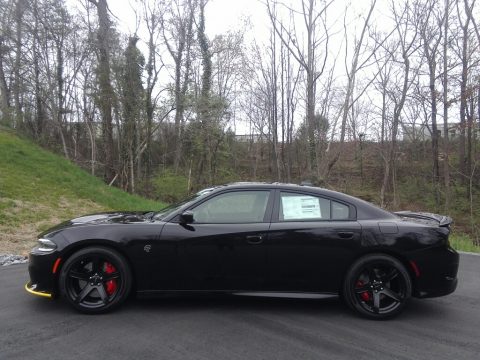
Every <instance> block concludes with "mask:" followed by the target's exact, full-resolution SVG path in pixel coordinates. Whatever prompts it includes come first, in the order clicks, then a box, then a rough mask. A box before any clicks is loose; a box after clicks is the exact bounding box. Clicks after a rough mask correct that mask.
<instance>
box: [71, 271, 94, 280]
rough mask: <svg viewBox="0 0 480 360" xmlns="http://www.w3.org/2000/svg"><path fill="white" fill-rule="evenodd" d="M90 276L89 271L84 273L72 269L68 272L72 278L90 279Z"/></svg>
mask: <svg viewBox="0 0 480 360" xmlns="http://www.w3.org/2000/svg"><path fill="white" fill-rule="evenodd" d="M89 276H90V275H89V274H87V273H82V272H79V271H75V270H71V271H70V272H69V273H68V277H71V278H73V279H78V280H85V281H88V278H89Z"/></svg>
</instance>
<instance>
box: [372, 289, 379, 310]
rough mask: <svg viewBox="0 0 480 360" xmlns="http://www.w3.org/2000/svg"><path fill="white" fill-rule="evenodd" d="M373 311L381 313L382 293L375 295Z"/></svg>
mask: <svg viewBox="0 0 480 360" xmlns="http://www.w3.org/2000/svg"><path fill="white" fill-rule="evenodd" d="M373 311H374V312H375V313H376V314H378V312H379V311H380V293H378V292H374V293H373Z"/></svg>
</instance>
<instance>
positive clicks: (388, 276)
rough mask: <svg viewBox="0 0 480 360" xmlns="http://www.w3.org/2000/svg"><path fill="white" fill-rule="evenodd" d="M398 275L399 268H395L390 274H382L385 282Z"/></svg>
mask: <svg viewBox="0 0 480 360" xmlns="http://www.w3.org/2000/svg"><path fill="white" fill-rule="evenodd" d="M397 276H398V270H397V269H395V268H393V269H392V270H391V271H390V272H389V273H388V274H385V275H384V276H382V280H383V282H389V281H392V280H393V279H395V278H396V277H397Z"/></svg>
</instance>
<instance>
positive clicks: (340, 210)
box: [332, 201, 350, 220]
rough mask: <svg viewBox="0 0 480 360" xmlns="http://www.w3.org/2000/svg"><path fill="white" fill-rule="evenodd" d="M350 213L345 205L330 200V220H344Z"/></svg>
mask: <svg viewBox="0 0 480 360" xmlns="http://www.w3.org/2000/svg"><path fill="white" fill-rule="evenodd" d="M349 215H350V209H349V208H348V206H347V205H345V204H341V203H338V202H336V201H332V220H345V219H348V218H349Z"/></svg>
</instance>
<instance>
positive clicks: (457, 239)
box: [449, 234, 480, 253]
mask: <svg viewBox="0 0 480 360" xmlns="http://www.w3.org/2000/svg"><path fill="white" fill-rule="evenodd" d="M449 240H450V245H451V246H452V247H453V248H454V249H455V250H459V251H466V252H472V253H480V246H478V245H475V244H474V243H473V242H472V240H471V239H470V237H469V236H468V235H465V234H451V235H450V238H449Z"/></svg>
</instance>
